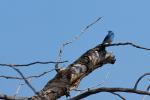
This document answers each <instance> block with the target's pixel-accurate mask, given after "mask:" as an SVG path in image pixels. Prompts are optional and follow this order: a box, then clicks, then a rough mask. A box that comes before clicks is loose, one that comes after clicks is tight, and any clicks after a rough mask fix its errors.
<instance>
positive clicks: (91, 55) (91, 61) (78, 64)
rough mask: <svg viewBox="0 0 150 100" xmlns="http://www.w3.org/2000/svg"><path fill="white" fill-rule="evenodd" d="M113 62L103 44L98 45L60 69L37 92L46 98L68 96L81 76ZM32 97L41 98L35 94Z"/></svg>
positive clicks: (52, 98)
mask: <svg viewBox="0 0 150 100" xmlns="http://www.w3.org/2000/svg"><path fill="white" fill-rule="evenodd" d="M114 63H115V57H114V56H113V55H112V54H111V53H108V52H107V51H106V50H105V46H104V45H98V46H96V47H95V48H93V49H90V50H88V51H87V52H86V53H84V54H83V55H82V56H81V57H80V58H78V59H77V60H76V61H75V62H73V63H72V64H70V65H69V66H68V67H67V68H66V69H64V70H60V71H59V72H58V73H57V75H56V76H55V77H54V78H53V79H52V80H50V81H49V82H48V83H47V85H46V86H45V87H44V88H43V90H42V91H41V92H40V93H39V94H40V95H41V96H42V97H43V98H44V99H48V100H56V99H57V98H59V97H61V96H63V95H66V96H69V91H70V90H72V89H74V88H76V87H77V86H78V84H79V83H80V81H81V79H82V78H84V77H85V76H87V75H88V74H90V73H91V72H92V71H94V70H95V69H97V68H99V67H102V66H103V65H104V64H114ZM43 98H42V99H43ZM32 99H33V100H41V99H40V98H39V97H37V96H34V97H32Z"/></svg>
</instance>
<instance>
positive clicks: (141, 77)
mask: <svg viewBox="0 0 150 100" xmlns="http://www.w3.org/2000/svg"><path fill="white" fill-rule="evenodd" d="M147 75H150V73H145V74H143V75H142V76H140V77H139V78H138V80H137V81H136V83H135V85H134V89H137V86H138V84H139V82H140V81H141V80H142V79H143V78H144V77H145V76H147Z"/></svg>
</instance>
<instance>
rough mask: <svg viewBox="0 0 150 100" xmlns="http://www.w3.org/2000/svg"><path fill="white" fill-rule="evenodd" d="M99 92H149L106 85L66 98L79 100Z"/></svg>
mask: <svg viewBox="0 0 150 100" xmlns="http://www.w3.org/2000/svg"><path fill="white" fill-rule="evenodd" d="M100 92H125V93H135V94H141V95H150V92H147V91H141V90H135V89H130V88H106V87H102V88H97V89H91V90H88V91H86V92H84V93H82V94H79V95H77V96H75V97H73V98H70V99H68V100H80V99H83V98H85V97H88V96H90V95H92V94H96V93H100Z"/></svg>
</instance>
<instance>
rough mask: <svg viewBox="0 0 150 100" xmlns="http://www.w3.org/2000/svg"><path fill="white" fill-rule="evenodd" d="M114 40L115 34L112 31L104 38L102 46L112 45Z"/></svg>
mask: <svg viewBox="0 0 150 100" xmlns="http://www.w3.org/2000/svg"><path fill="white" fill-rule="evenodd" d="M113 39H114V33H113V32H112V31H108V34H107V35H106V37H105V38H104V40H103V42H102V44H111V43H112V41H113Z"/></svg>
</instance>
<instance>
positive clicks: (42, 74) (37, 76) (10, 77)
mask: <svg viewBox="0 0 150 100" xmlns="http://www.w3.org/2000/svg"><path fill="white" fill-rule="evenodd" d="M54 70H55V69H51V70H49V71H45V72H43V73H41V74H39V75H33V76H28V77H26V78H25V79H30V78H39V77H41V76H44V75H46V74H47V73H50V72H52V71H54ZM0 77H1V78H6V79H19V80H23V78H22V77H16V76H5V75H0Z"/></svg>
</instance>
